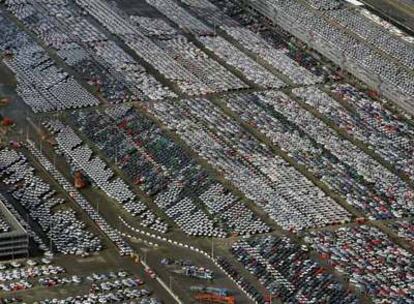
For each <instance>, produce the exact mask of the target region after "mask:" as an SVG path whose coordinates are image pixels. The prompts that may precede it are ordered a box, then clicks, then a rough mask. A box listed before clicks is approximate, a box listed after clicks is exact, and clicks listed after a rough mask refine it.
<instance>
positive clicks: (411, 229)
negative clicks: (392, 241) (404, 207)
mask: <svg viewBox="0 0 414 304" xmlns="http://www.w3.org/2000/svg"><path fill="white" fill-rule="evenodd" d="M388 226H389V227H390V228H391V229H393V230H394V231H395V232H396V234H397V235H398V236H399V237H400V238H402V239H404V240H406V241H407V242H408V243H409V244H410V246H411V247H412V248H414V220H413V219H406V220H399V221H394V222H392V223H390V224H389V225H388Z"/></svg>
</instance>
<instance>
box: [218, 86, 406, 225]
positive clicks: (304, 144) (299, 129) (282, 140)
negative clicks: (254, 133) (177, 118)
mask: <svg viewBox="0 0 414 304" xmlns="http://www.w3.org/2000/svg"><path fill="white" fill-rule="evenodd" d="M296 90H297V91H296ZM299 90H301V89H295V92H298V91H299ZM225 101H226V104H227V105H228V106H229V108H230V109H231V110H232V111H233V112H235V113H236V114H238V115H239V117H240V118H241V120H243V121H244V122H245V123H246V124H248V125H249V127H251V128H254V129H257V130H258V131H259V132H261V133H262V134H263V135H264V136H266V137H267V138H268V139H269V140H270V141H272V142H273V143H274V144H275V145H277V146H279V147H280V149H282V150H283V151H284V152H286V153H288V155H289V156H290V157H292V158H293V160H294V161H295V162H297V163H299V164H301V165H304V166H305V167H306V168H307V169H308V170H309V171H310V172H312V173H313V174H314V175H315V176H316V177H317V178H318V179H320V180H321V181H323V182H324V183H325V184H326V185H327V186H328V187H329V188H330V189H332V190H334V191H336V192H338V193H339V194H341V195H342V196H343V198H344V199H346V200H347V201H348V203H350V204H352V205H355V206H357V207H359V208H360V209H361V211H362V212H363V213H366V214H367V215H368V216H370V217H371V218H373V219H375V218H392V217H396V216H397V217H401V216H403V215H408V214H410V213H411V206H410V204H408V202H409V200H410V199H411V195H412V194H414V193H413V192H412V190H411V189H410V188H409V187H408V185H407V184H405V183H404V182H403V181H402V180H401V179H400V178H399V177H398V176H395V175H393V174H392V173H390V172H388V171H387V170H386V169H385V168H384V167H383V166H382V165H381V164H379V163H378V162H377V161H375V160H374V159H372V158H371V157H370V156H368V155H367V154H365V153H364V152H363V151H361V150H360V149H359V148H358V147H356V146H354V145H353V144H352V143H351V142H349V141H347V140H345V139H343V138H341V136H340V135H338V134H337V133H336V132H335V131H334V130H332V129H330V127H329V126H328V125H326V124H325V123H324V122H323V121H321V120H319V119H318V118H317V117H316V116H314V115H313V114H311V113H310V112H308V111H306V110H305V109H304V108H302V107H301V106H300V105H299V104H298V103H297V102H296V101H295V100H294V99H291V98H289V97H288V96H287V95H286V94H284V93H282V92H276V91H270V92H266V93H252V94H247V95H235V96H230V97H227V98H226V99H225Z"/></svg>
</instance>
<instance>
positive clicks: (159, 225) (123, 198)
mask: <svg viewBox="0 0 414 304" xmlns="http://www.w3.org/2000/svg"><path fill="white" fill-rule="evenodd" d="M46 125H47V127H48V128H49V130H50V131H51V132H52V133H54V134H55V136H56V141H57V145H58V148H59V149H60V151H61V152H62V153H64V155H66V156H67V157H69V158H70V159H71V160H72V161H73V162H74V163H75V164H76V166H77V167H79V168H81V169H82V170H83V171H84V172H85V173H86V174H87V176H89V177H90V178H91V180H92V181H93V182H94V183H95V184H96V185H97V186H98V187H99V188H100V189H102V190H103V191H104V192H105V193H106V194H107V195H108V196H109V197H111V198H113V199H114V200H115V201H116V202H118V203H119V204H120V206H123V205H124V204H126V203H128V202H134V204H135V206H138V205H139V207H140V210H143V211H144V210H147V208H146V206H145V205H144V203H142V202H139V201H138V199H137V197H136V195H135V193H134V192H133V191H132V190H131V189H130V188H129V186H128V185H127V184H126V183H125V182H124V181H123V180H122V179H121V178H120V177H116V178H113V177H114V172H113V171H112V169H111V168H109V167H108V166H107V164H106V163H105V162H104V161H103V160H102V159H101V158H100V157H99V156H93V152H92V150H91V149H90V148H89V146H88V145H86V144H84V143H83V141H82V140H81V138H80V137H79V136H78V135H77V134H76V133H75V132H74V130H73V129H72V128H70V127H68V126H65V125H63V124H61V123H60V122H58V121H49V122H47V123H46ZM127 210H128V209H127ZM148 211H149V210H147V212H146V213H145V218H144V221H143V222H144V223H145V225H147V226H148V227H149V228H151V229H153V230H155V231H159V232H166V230H167V226H166V224H165V223H163V222H162V220H161V219H159V218H158V217H156V216H154V215H153V214H152V212H148ZM142 214H144V213H142ZM147 220H151V223H150V224H149V223H148V222H147Z"/></svg>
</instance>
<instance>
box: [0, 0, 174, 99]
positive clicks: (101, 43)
mask: <svg viewBox="0 0 414 304" xmlns="http://www.w3.org/2000/svg"><path fill="white" fill-rule="evenodd" d="M6 5H7V8H8V9H9V11H11V12H12V13H13V14H14V15H15V16H16V17H17V18H19V20H20V21H22V22H23V23H24V24H25V25H26V26H27V27H28V28H29V29H30V30H32V31H33V32H35V33H36V34H37V35H38V37H39V38H41V39H42V40H43V41H44V42H45V43H46V44H47V45H49V46H51V47H53V48H54V49H55V50H56V51H57V54H58V55H59V56H60V57H61V58H62V59H63V60H64V61H65V62H66V63H68V64H69V65H70V66H72V67H73V68H74V69H75V70H76V72H78V73H79V75H80V76H81V77H82V78H83V79H84V80H85V81H87V82H88V83H89V84H91V85H93V86H94V87H95V88H96V89H97V90H98V92H99V93H100V94H101V96H102V97H104V98H105V99H106V100H108V101H110V102H111V103H119V102H122V101H129V100H134V99H148V98H149V99H160V98H164V97H167V96H169V97H173V96H175V94H174V93H173V92H171V91H170V90H169V89H168V88H165V87H163V86H162V85H161V84H160V83H159V82H158V81H157V80H155V78H154V77H153V76H151V75H150V74H148V73H147V72H146V70H145V69H144V68H143V67H142V66H141V65H140V64H138V63H137V62H136V61H135V60H134V59H133V58H132V57H130V56H129V55H128V54H127V53H126V52H125V51H124V50H122V49H121V48H120V47H119V46H117V45H116V44H115V43H114V42H113V41H108V39H107V37H106V36H105V35H104V34H103V33H102V31H101V30H100V29H99V28H97V27H96V26H94V25H92V24H91V23H90V22H89V21H88V20H87V19H86V18H85V16H83V15H82V14H81V12H80V10H77V9H76V7H74V6H71V5H68V3H65V2H59V3H51V2H50V3H43V2H42V3H39V5H36V6H33V5H32V4H31V3H24V4H22V3H15V2H14V1H7V2H6ZM50 12H52V13H50ZM62 16H64V18H62ZM46 24H47V26H45V25H46ZM120 76H121V77H120ZM131 92H133V95H132V94H131Z"/></svg>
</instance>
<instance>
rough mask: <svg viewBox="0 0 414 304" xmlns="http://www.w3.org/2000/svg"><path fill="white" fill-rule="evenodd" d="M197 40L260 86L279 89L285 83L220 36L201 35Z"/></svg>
mask: <svg viewBox="0 0 414 304" xmlns="http://www.w3.org/2000/svg"><path fill="white" fill-rule="evenodd" d="M198 40H199V41H200V42H201V43H203V45H204V46H205V47H206V48H207V49H208V50H210V51H211V52H213V53H214V54H215V55H217V56H218V57H219V58H220V59H222V60H223V61H224V62H226V64H228V65H230V66H231V67H233V68H234V69H236V70H237V71H239V72H240V73H242V74H243V75H244V76H245V77H246V78H247V79H248V80H250V81H252V82H254V83H255V84H256V85H258V86H260V87H262V88H273V89H279V88H282V87H284V86H285V85H286V84H285V83H284V82H283V81H281V80H280V79H279V78H278V77H276V76H275V75H274V74H272V72H270V71H269V70H268V69H266V68H265V67H264V66H262V65H260V64H259V63H257V62H256V61H254V60H253V59H252V58H250V57H249V56H247V55H246V54H245V53H243V52H242V51H241V50H239V49H238V48H237V47H235V46H234V45H233V44H231V43H230V42H228V41H227V40H226V39H224V38H223V37H220V36H201V37H198Z"/></svg>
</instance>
